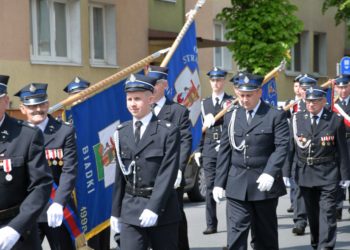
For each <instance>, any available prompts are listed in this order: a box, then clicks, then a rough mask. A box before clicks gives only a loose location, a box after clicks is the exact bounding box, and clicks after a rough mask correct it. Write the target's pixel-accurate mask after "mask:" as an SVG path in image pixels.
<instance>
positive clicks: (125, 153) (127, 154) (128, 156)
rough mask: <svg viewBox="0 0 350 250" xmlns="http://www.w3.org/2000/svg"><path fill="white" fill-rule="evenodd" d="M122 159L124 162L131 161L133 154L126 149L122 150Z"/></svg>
mask: <svg viewBox="0 0 350 250" xmlns="http://www.w3.org/2000/svg"><path fill="white" fill-rule="evenodd" d="M120 157H121V158H122V159H124V160H131V157H132V155H131V152H130V151H129V150H126V149H122V150H121V151H120Z"/></svg>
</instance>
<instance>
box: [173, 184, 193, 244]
mask: <svg viewBox="0 0 350 250" xmlns="http://www.w3.org/2000/svg"><path fill="white" fill-rule="evenodd" d="M176 192H177V197H178V202H179V207H180V212H181V221H180V223H179V232H178V235H179V242H178V245H179V248H178V249H179V250H189V249H190V245H189V243H188V236H187V219H186V214H185V211H184V202H183V196H184V188H183V187H179V188H178V189H176Z"/></svg>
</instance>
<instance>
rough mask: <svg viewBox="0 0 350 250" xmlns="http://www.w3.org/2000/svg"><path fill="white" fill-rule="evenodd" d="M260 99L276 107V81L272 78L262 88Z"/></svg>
mask: <svg viewBox="0 0 350 250" xmlns="http://www.w3.org/2000/svg"><path fill="white" fill-rule="evenodd" d="M262 99H263V100H264V101H265V102H267V103H269V104H270V105H272V106H275V107H276V106H277V88H276V80H275V78H272V79H271V80H270V81H268V82H267V83H265V84H264V85H263V87H262Z"/></svg>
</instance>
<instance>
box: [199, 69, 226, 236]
mask: <svg viewBox="0 0 350 250" xmlns="http://www.w3.org/2000/svg"><path fill="white" fill-rule="evenodd" d="M207 75H208V76H209V80H210V85H211V88H212V95H211V96H209V97H208V98H205V99H203V100H202V117H203V126H205V127H207V128H208V129H207V130H206V132H205V133H204V134H202V139H201V143H200V145H199V148H198V150H197V152H196V153H195V160H196V162H197V164H198V165H200V160H199V159H200V158H202V162H203V169H204V175H205V180H206V187H207V192H206V199H205V201H206V206H205V215H206V224H207V228H206V229H205V230H204V231H203V234H213V233H216V232H217V226H218V219H217V216H216V202H215V201H214V199H213V187H214V180H215V172H216V161H217V154H218V151H219V147H220V138H221V133H222V123H223V118H221V119H219V120H218V121H216V122H215V119H214V117H215V115H216V114H218V113H219V112H220V111H221V110H222V109H223V108H224V107H226V105H229V104H230V103H231V101H232V96H230V95H228V94H226V93H225V92H224V87H225V77H226V75H227V72H226V71H224V70H222V69H219V68H217V67H214V68H213V69H212V70H211V71H209V72H208V73H207Z"/></svg>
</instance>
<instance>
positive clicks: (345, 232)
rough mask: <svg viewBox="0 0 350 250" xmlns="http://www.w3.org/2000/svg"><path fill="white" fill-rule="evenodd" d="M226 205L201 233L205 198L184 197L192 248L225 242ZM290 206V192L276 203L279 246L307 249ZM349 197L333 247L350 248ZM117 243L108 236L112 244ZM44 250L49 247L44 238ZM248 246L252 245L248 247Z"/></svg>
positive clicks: (213, 249)
mask: <svg viewBox="0 0 350 250" xmlns="http://www.w3.org/2000/svg"><path fill="white" fill-rule="evenodd" d="M225 205H226V202H225V201H223V202H221V203H220V204H219V206H218V215H219V218H218V219H219V227H218V231H219V232H218V233H217V234H212V235H203V234H202V231H203V230H204V229H205V207H204V202H199V203H198V202H197V203H192V202H189V201H188V200H187V198H186V197H185V212H186V216H187V220H188V234H189V240H190V247H191V250H221V249H222V247H223V246H225V244H226V225H225ZM289 206H290V203H289V195H285V196H283V197H281V198H280V201H279V205H278V224H279V230H278V232H279V246H280V249H283V250H309V249H311V247H310V244H309V242H310V234H309V228H308V227H307V229H306V234H305V235H304V236H294V235H293V234H292V228H293V224H292V214H290V213H287V211H286V210H287V208H288V207H289ZM348 208H349V203H348V201H345V202H344V209H343V220H342V221H341V222H339V223H338V234H337V244H336V248H335V249H339V250H340V249H347V250H350V214H349V213H348V211H347V209H348ZM115 246H116V244H115V242H114V240H113V239H111V247H115ZM43 249H44V250H49V249H50V248H49V246H48V244H47V242H46V241H45V242H44V244H43ZM249 249H251V248H249Z"/></svg>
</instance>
